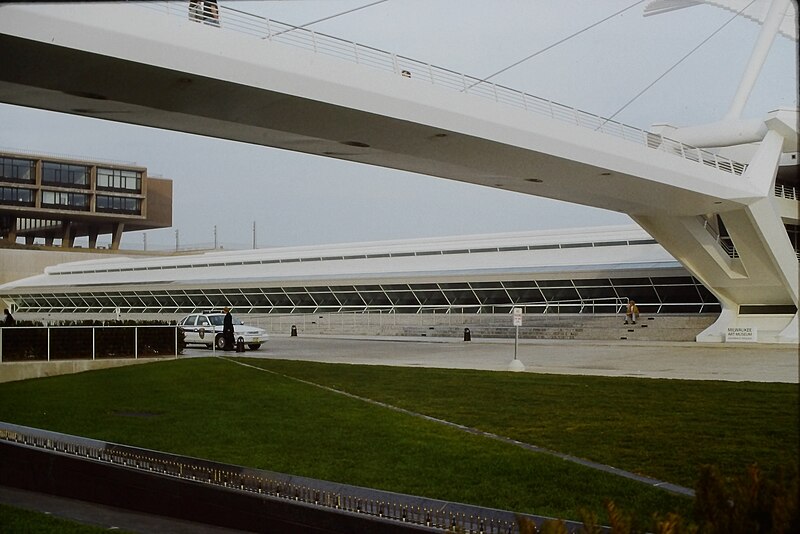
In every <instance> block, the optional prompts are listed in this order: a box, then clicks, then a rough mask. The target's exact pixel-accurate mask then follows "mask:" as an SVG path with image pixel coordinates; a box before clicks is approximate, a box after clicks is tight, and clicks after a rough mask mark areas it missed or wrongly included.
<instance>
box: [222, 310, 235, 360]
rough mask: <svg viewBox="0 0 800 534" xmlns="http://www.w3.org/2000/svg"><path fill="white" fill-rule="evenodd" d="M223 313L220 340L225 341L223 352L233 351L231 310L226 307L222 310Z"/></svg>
mask: <svg viewBox="0 0 800 534" xmlns="http://www.w3.org/2000/svg"><path fill="white" fill-rule="evenodd" d="M222 311H224V312H225V319H224V320H223V322H222V338H223V339H224V340H225V350H233V348H234V347H233V345H234V344H235V343H236V340H235V339H234V335H233V316H232V315H231V309H230V308H228V307H227V306H226V307H225V308H223V309H222Z"/></svg>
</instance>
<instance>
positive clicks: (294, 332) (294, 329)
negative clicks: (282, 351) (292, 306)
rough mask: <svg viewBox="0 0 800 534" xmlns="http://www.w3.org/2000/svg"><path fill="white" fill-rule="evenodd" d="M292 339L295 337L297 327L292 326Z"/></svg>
mask: <svg viewBox="0 0 800 534" xmlns="http://www.w3.org/2000/svg"><path fill="white" fill-rule="evenodd" d="M292 337H297V326H295V325H292Z"/></svg>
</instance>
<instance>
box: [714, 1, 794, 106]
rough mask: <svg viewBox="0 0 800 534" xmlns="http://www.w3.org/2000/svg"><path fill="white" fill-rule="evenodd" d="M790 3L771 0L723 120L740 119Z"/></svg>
mask: <svg viewBox="0 0 800 534" xmlns="http://www.w3.org/2000/svg"><path fill="white" fill-rule="evenodd" d="M790 1H791V0H772V3H771V4H770V6H769V11H768V12H767V16H766V18H765V19H764V23H763V25H762V26H761V32H760V33H759V34H758V39H757V40H756V44H755V46H754V47H753V52H752V54H750V60H749V61H748V62H747V68H746V69H745V71H744V74H743V75H742V80H741V81H740V82H739V88H738V89H737V90H736V95H735V96H734V97H733V102H731V107H730V109H729V110H728V113H727V114H726V115H725V119H739V118H741V116H742V111H743V110H744V106H745V104H747V99H748V98H749V97H750V93H751V92H752V91H753V87H754V86H755V84H756V80H757V79H758V75H759V73H760V72H761V68H762V67H763V66H764V62H765V61H766V60H767V55H768V54H769V49H770V48H771V47H772V43H773V42H774V41H775V36H777V35H778V29H779V28H780V25H781V21H782V20H783V17H784V14H785V13H786V10H787V9H788V8H789V2H790Z"/></svg>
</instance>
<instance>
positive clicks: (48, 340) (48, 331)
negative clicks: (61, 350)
mask: <svg viewBox="0 0 800 534" xmlns="http://www.w3.org/2000/svg"><path fill="white" fill-rule="evenodd" d="M47 361H48V362H49V361H50V327H49V326H48V327H47Z"/></svg>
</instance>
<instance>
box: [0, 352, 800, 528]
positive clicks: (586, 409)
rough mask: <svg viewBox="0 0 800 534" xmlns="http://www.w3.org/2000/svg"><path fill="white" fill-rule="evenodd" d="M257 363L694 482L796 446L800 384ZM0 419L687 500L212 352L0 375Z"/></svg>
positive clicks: (196, 450) (380, 473) (489, 485)
mask: <svg viewBox="0 0 800 534" xmlns="http://www.w3.org/2000/svg"><path fill="white" fill-rule="evenodd" d="M246 361H247V363H248V364H251V365H258V366H262V367H264V368H269V369H272V370H274V371H277V372H279V373H281V374H285V375H288V376H294V377H299V378H303V379H307V380H311V381H314V382H318V383H324V384H326V385H330V386H333V387H336V388H339V389H342V390H346V391H348V392H351V393H354V394H357V395H360V396H364V397H369V398H372V399H376V400H380V401H383V402H387V403H390V404H393V405H397V406H401V407H404V408H407V409H410V410H414V411H418V412H423V413H426V414H429V415H433V416H435V417H439V418H442V419H447V420H449V421H453V422H458V423H461V424H466V425H469V426H473V427H476V428H480V429H482V430H487V431H491V432H494V433H497V434H500V435H504V436H509V437H513V438H516V439H519V440H521V441H525V442H527V443H531V444H535V445H540V446H544V447H547V448H551V449H553V450H558V451H561V452H566V453H569V454H574V455H577V456H582V457H586V458H589V459H592V460H596V461H600V462H605V463H609V464H612V465H614V466H616V467H620V468H624V469H629V470H633V471H637V472H641V473H643V474H647V475H650V476H656V477H659V478H662V479H664V480H667V481H669V482H675V483H680V484H684V485H688V486H691V485H693V482H694V477H695V474H696V470H697V467H698V465H699V464H701V463H704V462H708V463H716V464H718V465H720V466H721V467H722V468H723V470H726V471H728V472H735V473H737V474H739V473H741V472H742V470H743V469H744V466H745V465H747V464H749V463H752V462H754V461H757V462H758V463H759V464H761V465H762V466H764V467H767V468H769V467H770V466H776V465H779V464H780V463H782V462H786V461H790V460H793V459H796V454H797V440H798V428H797V416H798V413H797V400H798V397H797V386H791V385H781V384H750V383H745V384H729V383H720V382H685V381H677V380H674V381H660V380H644V379H621V378H597V377H564V376H553V375H535V374H529V373H524V374H512V373H493V372H478V371H454V370H436V369H413V368H397V367H392V368H388V367H377V366H353V365H332V364H314V363H308V362H290V361H279V360H256V359H246ZM0 420H3V421H8V422H13V423H18V424H23V425H29V426H34V427H40V428H46V429H50V430H55V431H60V432H66V433H70V434H77V435H83V436H88V437H93V438H97V439H103V440H108V441H113V442H119V443H125V444H130V445H134V446H141V447H147V448H151V449H156V450H162V451H169V452H175V453H179V454H186V455H190V456H196V457H201V458H208V459H212V460H217V461H222V462H229V463H233V464H240V465H247V466H251V467H256V468H264V469H270V470H274V471H280V472H286V473H292V474H297V475H303V476H309V477H315V478H322V479H327V480H333V481H340V482H346V483H350V484H356V485H362V486H369V487H375V488H381V489H387V490H392V491H398V492H403V493H411V494H416V495H425V496H428V497H434V498H441V499H447V500H454V501H459V502H468V503H473V504H478V505H483V506H491V507H496V508H503V509H510V510H514V511H518V512H528V513H535V514H541V515H549V516H556V517H563V518H571V519H575V518H577V517H578V516H579V510H580V509H582V508H585V509H589V510H593V511H595V512H596V513H598V515H600V516H601V517H602V516H603V515H604V514H603V512H602V509H603V502H604V500H605V499H606V498H611V499H613V500H614V501H615V502H616V503H617V505H618V506H619V507H621V508H623V509H624V510H627V511H630V512H631V513H633V514H635V515H636V516H638V517H640V518H643V519H644V520H647V519H649V517H650V516H651V514H652V513H654V512H659V513H662V514H664V513H666V512H668V511H672V510H677V511H679V512H681V513H684V514H689V511H690V508H691V502H690V500H688V499H686V498H682V497H678V496H674V495H670V494H668V493H666V492H664V491H662V490H657V489H653V488H649V487H647V486H645V485H642V484H639V483H636V482H633V481H630V480H625V479H621V478H618V477H614V476H612V475H608V474H605V473H601V472H597V471H594V470H591V469H587V468H584V467H580V466H578V465H575V464H571V463H569V462H564V461H563V460H560V459H556V458H553V457H550V456H547V455H541V454H535V453H532V452H529V451H525V450H523V449H520V448H518V447H515V446H512V445H508V444H504V443H500V442H497V441H494V440H490V439H487V438H484V437H479V436H475V435H471V434H467V433H464V432H462V431H459V430H457V429H453V428H450V427H446V426H443V425H440V424H437V423H433V422H430V421H426V420H422V419H420V418H415V417H411V416H409V415H405V414H402V413H398V412H395V411H392V410H388V409H386V408H382V407H378V406H375V405H372V404H369V403H365V402H363V401H360V400H357V399H353V398H349V397H345V396H342V395H337V394H335V393H332V392H329V391H326V390H323V389H320V388H316V387H313V386H311V385H307V384H303V383H299V382H297V381H294V380H291V379H288V378H286V377H284V376H281V375H279V374H273V373H265V372H259V371H257V370H254V369H249V368H246V367H242V366H239V365H236V364H234V363H232V362H229V361H225V360H222V359H215V358H197V359H185V360H171V361H165V362H160V363H154V364H148V365H138V366H132V367H126V368H118V369H108V370H103V371H94V372H91V373H81V374H77V375H67V376H59V377H51V378H45V379H37V380H28V381H24V382H11V383H6V384H0Z"/></svg>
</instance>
